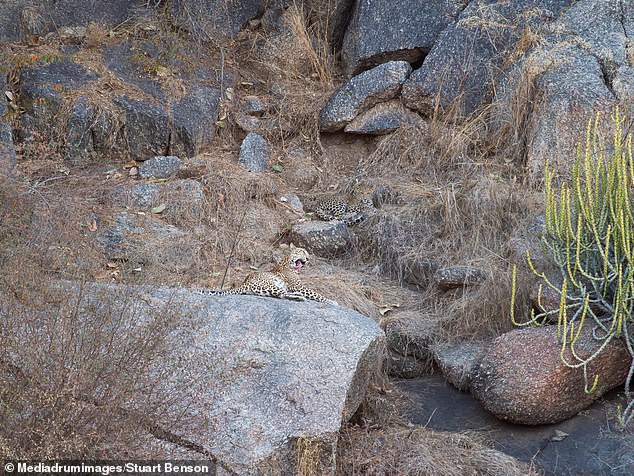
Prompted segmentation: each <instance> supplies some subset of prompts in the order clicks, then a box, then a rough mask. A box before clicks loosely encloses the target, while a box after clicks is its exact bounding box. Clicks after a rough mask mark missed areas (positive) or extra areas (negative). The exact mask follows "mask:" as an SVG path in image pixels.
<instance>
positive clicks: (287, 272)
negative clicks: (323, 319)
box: [199, 244, 337, 305]
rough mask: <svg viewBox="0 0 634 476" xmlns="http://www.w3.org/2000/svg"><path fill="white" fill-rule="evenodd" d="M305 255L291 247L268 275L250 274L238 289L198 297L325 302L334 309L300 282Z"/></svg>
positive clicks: (298, 249)
mask: <svg viewBox="0 0 634 476" xmlns="http://www.w3.org/2000/svg"><path fill="white" fill-rule="evenodd" d="M308 260H309V255H308V251H306V250H305V249H304V248H299V247H296V246H294V245H293V244H291V246H290V249H289V250H288V251H287V252H286V253H284V256H283V257H282V259H281V260H280V261H279V262H278V263H277V265H276V266H275V267H274V268H273V269H271V271H258V272H254V273H251V274H249V275H248V276H247V277H246V278H245V280H244V282H243V283H242V284H241V285H240V286H238V287H237V288H233V289H228V290H226V291H218V290H200V291H199V292H200V293H201V294H208V295H214V296H226V295H230V294H254V295H256V296H269V297H277V298H281V299H295V300H299V301H305V300H306V299H310V300H313V301H319V302H325V303H328V304H334V305H337V302H336V301H333V300H332V299H328V298H326V297H324V296H322V295H321V294H319V293H318V292H316V291H314V290H312V289H310V288H309V287H308V286H306V285H305V284H303V283H302V282H301V280H300V279H299V276H298V274H299V270H300V269H301V268H302V267H303V266H304V265H305V264H306V263H307V262H308Z"/></svg>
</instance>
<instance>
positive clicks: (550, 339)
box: [471, 321, 632, 425]
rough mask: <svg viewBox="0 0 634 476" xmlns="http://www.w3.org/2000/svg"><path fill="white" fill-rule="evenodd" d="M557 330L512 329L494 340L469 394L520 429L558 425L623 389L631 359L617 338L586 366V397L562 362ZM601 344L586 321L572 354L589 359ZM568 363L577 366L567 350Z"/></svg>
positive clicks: (576, 374)
mask: <svg viewBox="0 0 634 476" xmlns="http://www.w3.org/2000/svg"><path fill="white" fill-rule="evenodd" d="M557 333H558V329H557V326H543V327H535V328H529V329H520V330H513V331H511V332H508V333H506V334H503V335H502V336H500V337H498V338H497V339H496V340H494V341H493V342H492V343H491V345H490V347H489V348H488V350H486V351H485V353H484V355H483V356H482V360H481V362H480V365H479V367H478V368H477V369H476V370H475V373H474V376H473V381H472V384H471V392H472V393H473V395H474V396H475V398H477V399H478V400H480V402H482V404H483V405H484V408H486V409H487V410H488V411H489V412H491V413H493V414H494V415H495V416H497V417H498V418H501V419H503V420H509V421H511V422H513V423H521V424H525V425H542V424H548V423H557V422H560V421H562V420H565V419H567V418H570V417H571V416H573V415H576V414H577V413H579V412H580V411H581V410H583V409H585V408H587V407H588V406H590V405H591V404H592V402H594V401H595V400H596V399H598V398H600V397H601V396H602V395H603V394H605V393H606V392H607V391H608V390H610V389H612V388H614V387H617V386H619V385H622V384H623V382H625V378H626V377H627V373H628V370H629V368H630V363H631V361H632V357H631V356H630V354H629V353H628V351H627V348H626V346H625V344H624V342H623V341H622V340H621V339H613V340H612V341H611V342H610V343H609V344H608V345H607V346H606V347H605V348H604V349H603V351H602V352H601V353H600V354H599V355H598V356H597V357H595V358H594V359H593V360H592V362H591V363H590V364H589V365H588V369H587V375H588V380H589V384H588V385H589V386H592V383H593V381H594V378H595V376H596V377H597V387H596V389H595V390H594V392H592V393H586V392H585V385H584V379H583V370H582V369H581V368H576V369H574V368H570V367H567V366H566V365H565V364H564V363H563V362H562V359H561V344H560V342H559V340H558V338H557ZM601 344H602V342H599V341H597V340H595V339H594V337H593V336H592V326H591V324H590V323H589V322H587V321H586V324H585V326H584V328H583V329H582V331H581V334H580V335H579V339H578V341H577V342H576V344H575V352H576V354H577V355H579V356H582V357H583V358H587V357H589V356H590V355H591V354H592V353H593V352H594V351H596V350H597V349H598V348H599V347H600V346H601ZM564 355H565V357H566V359H567V361H568V362H571V363H572V362H576V361H575V359H574V357H573V356H572V354H571V352H570V350H569V349H567V350H566V352H565V354H564Z"/></svg>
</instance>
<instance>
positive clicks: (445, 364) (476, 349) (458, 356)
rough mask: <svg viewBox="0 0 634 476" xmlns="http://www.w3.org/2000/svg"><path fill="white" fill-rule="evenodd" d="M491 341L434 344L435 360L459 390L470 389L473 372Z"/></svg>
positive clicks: (446, 377)
mask: <svg viewBox="0 0 634 476" xmlns="http://www.w3.org/2000/svg"><path fill="white" fill-rule="evenodd" d="M488 344H489V341H475V342H461V343H459V344H453V345H436V346H434V350H433V355H434V361H435V362H436V364H437V365H438V367H439V368H440V371H441V372H442V373H443V375H444V376H445V379H447V381H448V382H449V383H451V384H452V385H453V386H454V387H456V388H457V389H458V390H469V388H471V380H472V378H473V372H474V370H475V369H476V368H477V366H478V365H479V364H480V359H481V358H482V354H483V353H484V351H485V349H486V348H487V346H488Z"/></svg>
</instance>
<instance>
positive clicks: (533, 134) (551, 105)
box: [527, 46, 615, 181]
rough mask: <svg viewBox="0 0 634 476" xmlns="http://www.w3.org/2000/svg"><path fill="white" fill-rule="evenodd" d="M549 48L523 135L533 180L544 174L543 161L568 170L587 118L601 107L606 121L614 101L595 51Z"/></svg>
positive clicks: (565, 172)
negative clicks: (591, 52) (549, 57)
mask: <svg viewBox="0 0 634 476" xmlns="http://www.w3.org/2000/svg"><path fill="white" fill-rule="evenodd" d="M552 53H553V55H552V56H553V58H552V59H550V60H548V61H549V62H550V61H553V63H552V64H553V66H552V67H551V68H550V69H549V70H548V71H546V72H545V73H544V74H543V75H542V76H541V77H540V78H539V79H538V80H537V82H536V88H537V91H538V96H537V97H538V98H539V99H538V101H537V104H536V105H535V110H536V111H538V112H537V113H536V114H534V117H532V118H531V126H532V127H531V128H530V131H529V136H528V147H527V167H528V171H529V174H530V177H531V178H532V179H533V180H534V181H538V180H541V179H542V178H543V174H544V166H545V163H546V161H549V163H550V164H551V167H553V168H554V169H555V170H559V171H561V172H563V173H564V174H566V175H568V174H570V169H571V167H570V166H571V164H572V163H573V162H574V160H575V157H576V149H577V144H578V143H579V142H580V141H585V132H586V128H587V125H588V120H590V119H594V117H595V114H596V112H597V111H604V113H605V114H604V116H606V120H605V121H604V123H606V124H607V123H608V122H609V120H608V119H607V114H609V112H610V110H611V105H612V104H614V101H615V97H614V95H613V94H612V92H611V91H610V90H609V89H608V87H607V85H606V83H605V81H604V76H603V72H602V68H601V65H600V64H599V62H598V60H597V59H596V57H594V56H592V55H591V54H588V53H586V52H585V51H582V50H581V49H578V48H574V47H565V46H564V47H561V48H559V49H557V51H553V52H552ZM553 124H556V125H557V127H553Z"/></svg>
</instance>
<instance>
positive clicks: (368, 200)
mask: <svg viewBox="0 0 634 476" xmlns="http://www.w3.org/2000/svg"><path fill="white" fill-rule="evenodd" d="M373 192H374V189H373V188H369V187H356V188H355V189H354V190H353V192H352V193H351V194H350V196H348V197H346V196H340V195H336V196H330V197H326V198H323V199H321V200H320V201H319V202H317V204H316V205H315V207H314V211H315V215H317V217H318V218H319V219H320V220H324V221H331V220H339V221H342V222H344V223H345V224H346V225H348V226H354V225H358V224H359V223H361V222H363V221H365V220H367V219H368V217H369V216H371V215H372V214H373V213H374V212H375V211H376V208H375V207H374V204H373V202H372V194H373Z"/></svg>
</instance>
